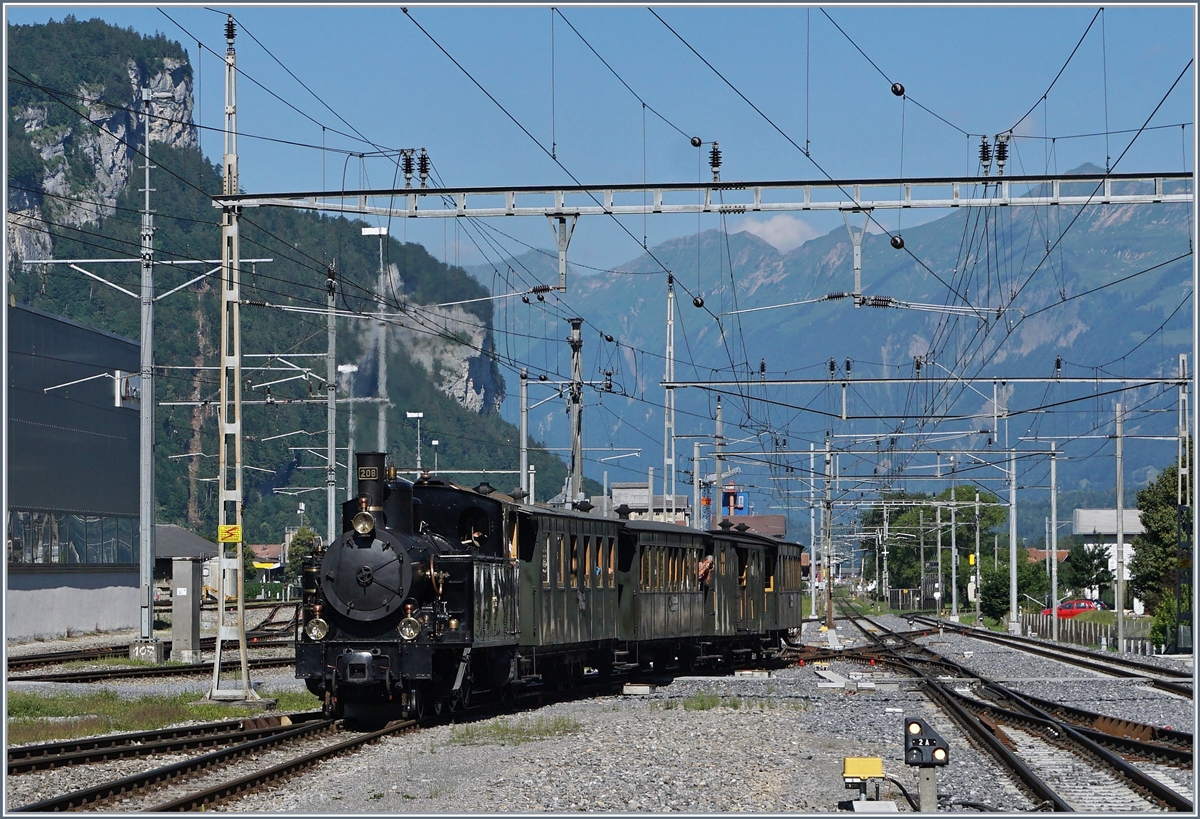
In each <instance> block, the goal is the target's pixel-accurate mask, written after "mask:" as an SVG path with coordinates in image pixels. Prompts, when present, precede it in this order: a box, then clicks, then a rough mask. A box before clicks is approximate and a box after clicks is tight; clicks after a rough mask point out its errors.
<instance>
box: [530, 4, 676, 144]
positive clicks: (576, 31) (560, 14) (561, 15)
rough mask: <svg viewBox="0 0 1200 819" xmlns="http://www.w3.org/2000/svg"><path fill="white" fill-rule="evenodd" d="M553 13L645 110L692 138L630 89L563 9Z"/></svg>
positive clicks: (556, 9)
mask: <svg viewBox="0 0 1200 819" xmlns="http://www.w3.org/2000/svg"><path fill="white" fill-rule="evenodd" d="M551 11H553V12H554V13H556V14H557V15H558V16H559V17H561V18H562V21H563V22H564V23H566V24H567V25H568V26H570V28H571V31H573V32H575V36H576V37H578V38H579V39H580V40H582V41H583V44H584V45H585V46H587V47H588V50H589V51H591V52H592V53H593V54H595V55H596V59H597V60H599V61H600V62H601V63H603V64H604V67H605V68H607V69H608V70H609V71H610V72H612V75H613V76H614V77H616V78H617V80H618V81H619V82H620V83H621V85H623V86H625V89H626V90H627V91H628V92H629V93H630V94H633V96H634V97H635V98H636V99H637V101H638V102H640V103H641V104H642V107H643V108H645V109H647V110H649V111H650V113H652V114H654V116H656V117H658V118H659V119H661V120H662V121H663V122H665V123H666V124H667V125H670V126H671V127H672V128H674V129H675V130H676V131H678V132H679V135H680V136H682V137H683V138H684V139H691V137H690V136H689V135H688V134H686V133H684V131H683V129H682V128H680V127H679V126H678V125H676V124H675V123H673V122H671V120H669V119H667V118H666V117H665V116H663V115H662V114H660V113H659V112H658V111H657V110H655V108H654V106H653V105H650V104H649V103H648V102H646V101H645V100H644V99H642V97H641V95H640V94H638V92H636V91H634V90H633V88H631V87H630V85H629V83H627V82H625V79H624V78H623V77H622V76H621V75H620V74H618V73H617V70H616V69H615V68H613V67H612V66H611V65H609V64H608V60H606V59H604V58H603V57H601V56H600V52H598V51H597V50H596V49H595V48H594V47H593V46H592V44H591V43H589V42H588V40H587V38H586V37H584V36H583V35H582V34H580V33H579V29H577V28H575V25H574V24H573V23H572V22H571V21H570V20H568V19H567V18H566V16H565V15H564V14H563V13H562V9H559V8H552V9H551Z"/></svg>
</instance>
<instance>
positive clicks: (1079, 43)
mask: <svg viewBox="0 0 1200 819" xmlns="http://www.w3.org/2000/svg"><path fill="white" fill-rule="evenodd" d="M1102 11H1104V7H1103V6H1101V7H1100V8H1098V9H1096V13H1095V14H1093V15H1092V20H1091V22H1090V23H1088V25H1087V28H1086V29H1084V30H1083V36H1081V37H1080V38H1079V42H1077V43H1076V44H1075V47H1074V48H1073V49H1071V54H1070V56H1068V57H1067V61H1066V62H1065V63H1063V65H1062V68H1060V69H1058V73H1057V74H1055V75H1054V79H1053V80H1051V81H1050V85H1049V86H1048V87H1047V88H1046V91H1045V93H1043V94H1042V95H1041V96H1040V97H1038V101H1037V102H1035V103H1034V104H1033V105H1031V106H1030V107H1029V110H1028V111H1026V112H1025V113H1024V114H1023V115H1022V116H1021V118H1020V119H1019V120H1017V121H1016V122H1015V123H1014V124H1013V126H1012V127H1011V128H1009V129H1008V131H1007V132H1006V133H1012V132H1013V131H1015V130H1017V127H1018V126H1020V124H1021V123H1022V122H1024V121H1025V118H1026V117H1028V116H1029V115H1030V114H1032V113H1033V112H1034V110H1035V109H1037V107H1038V105H1039V104H1040V103H1041V101H1042V100H1044V99H1046V97H1047V96H1049V94H1050V91H1051V90H1052V89H1053V88H1054V84H1055V83H1056V82H1058V78H1059V77H1061V76H1062V75H1063V72H1064V71H1066V70H1067V66H1068V65H1070V64H1071V60H1072V59H1073V58H1074V57H1075V52H1077V51H1078V50H1079V47H1080V46H1081V45H1083V41H1084V39H1086V38H1087V36H1088V32H1089V31H1091V30H1092V26H1093V25H1095V23H1096V18H1097V17H1099V16H1100V12H1102Z"/></svg>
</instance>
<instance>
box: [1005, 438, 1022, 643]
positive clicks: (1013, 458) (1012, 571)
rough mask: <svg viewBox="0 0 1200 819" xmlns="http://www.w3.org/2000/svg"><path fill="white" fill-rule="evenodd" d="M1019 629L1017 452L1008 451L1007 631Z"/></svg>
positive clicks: (1011, 632)
mask: <svg viewBox="0 0 1200 819" xmlns="http://www.w3.org/2000/svg"><path fill="white" fill-rule="evenodd" d="M1020 631H1021V618H1020V615H1019V613H1018V609H1017V453H1016V452H1015V451H1013V450H1009V453H1008V633H1009V634H1017V633H1019V632H1020Z"/></svg>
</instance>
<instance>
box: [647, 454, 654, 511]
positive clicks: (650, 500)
mask: <svg viewBox="0 0 1200 819" xmlns="http://www.w3.org/2000/svg"><path fill="white" fill-rule="evenodd" d="M646 491H647V493H648V497H647V498H646V520H654V467H650V469H649V471H648V473H647V475H646Z"/></svg>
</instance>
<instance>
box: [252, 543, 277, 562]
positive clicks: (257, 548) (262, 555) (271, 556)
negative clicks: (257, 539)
mask: <svg viewBox="0 0 1200 819" xmlns="http://www.w3.org/2000/svg"><path fill="white" fill-rule="evenodd" d="M247 545H248V546H249V547H250V548H251V549H252V550H253V551H254V556H255V557H257V558H258V559H259V560H269V561H273V562H275V563H278V562H279V556H280V555H281V554H283V544H282V543H253V544H247Z"/></svg>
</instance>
